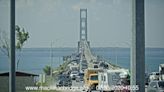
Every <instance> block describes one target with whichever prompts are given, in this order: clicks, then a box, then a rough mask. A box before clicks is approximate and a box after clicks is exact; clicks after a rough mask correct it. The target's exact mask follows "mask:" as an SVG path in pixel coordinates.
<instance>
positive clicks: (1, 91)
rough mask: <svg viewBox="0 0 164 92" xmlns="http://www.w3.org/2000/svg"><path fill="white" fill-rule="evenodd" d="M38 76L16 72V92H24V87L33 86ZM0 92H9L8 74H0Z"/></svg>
mask: <svg viewBox="0 0 164 92" xmlns="http://www.w3.org/2000/svg"><path fill="white" fill-rule="evenodd" d="M38 76H39V75H37V74H31V73H27V72H20V71H17V72H16V91H17V92H23V91H26V89H25V87H27V86H35V84H36V79H37V77H38ZM0 92H9V72H3V73H0Z"/></svg>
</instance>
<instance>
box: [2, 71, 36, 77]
mask: <svg viewBox="0 0 164 92" xmlns="http://www.w3.org/2000/svg"><path fill="white" fill-rule="evenodd" d="M0 76H9V72H3V73H0ZM16 76H39V75H37V74H32V73H27V72H21V71H16Z"/></svg>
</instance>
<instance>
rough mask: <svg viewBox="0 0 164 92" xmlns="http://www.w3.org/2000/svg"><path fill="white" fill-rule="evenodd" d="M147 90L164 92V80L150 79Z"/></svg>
mask: <svg viewBox="0 0 164 92" xmlns="http://www.w3.org/2000/svg"><path fill="white" fill-rule="evenodd" d="M147 92H164V81H152V82H150V83H149V86H148V88H147Z"/></svg>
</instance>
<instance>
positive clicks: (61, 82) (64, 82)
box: [56, 75, 72, 87]
mask: <svg viewBox="0 0 164 92" xmlns="http://www.w3.org/2000/svg"><path fill="white" fill-rule="evenodd" d="M71 85H72V81H71V78H70V77H69V76H68V75H59V76H58V81H57V83H56V86H57V87H61V86H69V87H70V86H71Z"/></svg>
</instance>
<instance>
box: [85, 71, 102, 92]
mask: <svg viewBox="0 0 164 92" xmlns="http://www.w3.org/2000/svg"><path fill="white" fill-rule="evenodd" d="M99 71H102V69H97V68H96V69H95V68H91V69H89V68H88V69H86V70H85V73H84V85H85V86H86V87H87V88H88V89H87V91H88V92H90V91H91V90H96V87H97V85H98V83H99V81H98V72H99Z"/></svg>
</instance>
